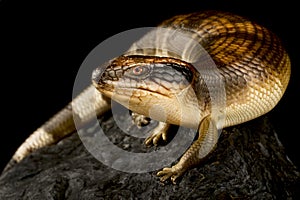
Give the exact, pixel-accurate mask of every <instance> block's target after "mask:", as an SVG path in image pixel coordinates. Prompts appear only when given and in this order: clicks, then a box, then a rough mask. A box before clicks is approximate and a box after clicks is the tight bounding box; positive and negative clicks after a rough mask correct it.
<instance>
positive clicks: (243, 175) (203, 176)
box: [0, 115, 300, 199]
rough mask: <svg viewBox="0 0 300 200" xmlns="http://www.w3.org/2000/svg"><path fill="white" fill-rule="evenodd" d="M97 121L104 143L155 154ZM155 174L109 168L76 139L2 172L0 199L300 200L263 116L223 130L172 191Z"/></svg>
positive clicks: (292, 170) (111, 124)
mask: <svg viewBox="0 0 300 200" xmlns="http://www.w3.org/2000/svg"><path fill="white" fill-rule="evenodd" d="M123 121H126V120H123ZM100 122H101V125H102V127H103V130H105V131H104V132H105V133H106V135H107V137H108V138H109V139H110V141H111V142H113V143H115V144H116V145H118V147H119V148H123V149H124V150H126V151H132V152H140V153H145V154H147V153H149V152H153V151H157V150H159V149H160V148H155V147H152V148H146V147H145V146H143V144H142V141H143V140H142V139H141V138H138V139H137V138H134V137H132V136H129V135H126V134H124V133H123V132H122V130H121V129H119V128H118V126H117V125H116V123H115V121H114V119H113V118H112V117H111V116H109V115H108V117H105V118H101V119H100ZM124 123H125V122H124ZM126 123H128V120H127V122H126ZM126 123H125V124H126ZM153 126H154V125H153ZM149 127H150V128H151V124H150V126H149ZM129 128H130V127H129ZM83 130H84V129H83ZM136 130H137V129H135V128H131V130H130V131H136ZM86 131H87V132H89V134H87V135H85V136H84V135H81V137H86V140H87V141H96V140H95V138H94V137H95V130H94V129H92V128H89V129H86ZM93 131H94V132H93ZM185 131H191V130H188V129H187V130H185ZM177 145H178V144H177ZM104 153H106V154H105V155H107V154H109V152H104ZM156 172H157V171H154V172H144V173H128V172H123V171H118V170H116V169H113V168H111V167H109V166H106V165H104V164H102V163H101V162H99V161H98V160H97V159H95V158H94V157H93V156H92V155H91V154H90V153H89V151H87V150H86V148H85V147H84V145H83V144H82V142H81V140H80V137H79V136H78V134H73V135H71V136H70V137H68V138H65V139H64V140H62V141H61V142H59V143H58V144H56V145H52V146H49V147H45V148H42V149H40V150H37V151H36V152H33V153H32V154H31V155H30V156H28V157H27V158H25V159H24V160H23V161H22V162H21V163H19V164H18V165H16V166H15V167H14V168H12V169H11V170H9V171H7V172H5V173H3V174H2V175H1V177H0V199H182V198H184V199H234V198H238V199H296V198H297V197H299V191H297V190H299V188H300V187H299V186H300V184H299V183H300V174H299V171H298V169H297V168H296V167H295V166H294V165H293V163H292V162H291V161H290V160H289V159H288V157H287V155H286V154H285V151H284V147H283V146H282V145H281V143H280V141H279V140H278V138H277V135H276V133H275V131H274V129H273V127H272V125H271V124H270V122H269V120H268V118H267V117H266V116H263V117H260V118H257V119H255V120H252V121H250V122H248V123H244V124H241V125H238V126H234V127H230V128H227V129H224V130H223V132H222V135H221V137H220V139H219V143H218V147H217V148H216V150H215V151H214V152H213V153H212V154H211V155H210V156H209V157H208V158H207V159H206V160H205V161H204V162H203V163H202V164H201V165H199V166H198V167H196V168H193V169H191V170H189V171H188V172H187V173H185V174H184V176H183V177H182V178H180V179H179V180H178V182H177V184H176V185H173V184H172V183H170V182H167V183H165V184H162V183H161V182H160V181H159V179H158V178H157V177H156V175H155V173H156Z"/></svg>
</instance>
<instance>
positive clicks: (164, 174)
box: [156, 165, 185, 184]
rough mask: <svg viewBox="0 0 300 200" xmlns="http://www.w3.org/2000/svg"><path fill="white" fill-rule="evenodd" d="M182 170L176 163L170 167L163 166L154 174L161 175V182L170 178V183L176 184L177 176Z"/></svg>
mask: <svg viewBox="0 0 300 200" xmlns="http://www.w3.org/2000/svg"><path fill="white" fill-rule="evenodd" d="M184 172H185V170H183V169H182V168H178V167H177V166H176V165H174V166H173V167H171V168H169V167H166V168H163V169H162V170H161V171H159V172H158V173H157V174H156V175H157V176H160V177H161V178H160V181H161V182H165V181H166V180H168V179H169V178H170V179H171V181H172V183H173V184H176V179H177V178H179V177H180V176H181V175H182V174H183V173H184Z"/></svg>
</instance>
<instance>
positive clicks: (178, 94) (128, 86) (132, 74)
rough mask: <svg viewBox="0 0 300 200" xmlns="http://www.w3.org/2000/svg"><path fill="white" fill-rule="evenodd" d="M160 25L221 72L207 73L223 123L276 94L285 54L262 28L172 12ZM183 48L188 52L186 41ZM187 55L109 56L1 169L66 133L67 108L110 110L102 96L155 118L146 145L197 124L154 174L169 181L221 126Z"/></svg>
mask: <svg viewBox="0 0 300 200" xmlns="http://www.w3.org/2000/svg"><path fill="white" fill-rule="evenodd" d="M160 27H165V28H169V29H172V30H182V31H183V32H188V33H190V34H191V35H192V37H193V38H194V39H195V40H197V41H198V43H199V44H201V46H203V47H204V49H205V50H206V51H207V52H208V54H209V55H210V56H211V57H212V59H213V61H214V62H215V64H216V66H217V70H218V73H219V74H220V77H218V76H214V75H212V76H211V77H210V78H209V79H208V81H210V82H209V83H210V84H212V85H213V84H214V81H217V80H216V79H220V78H221V79H222V81H224V87H225V94H226V103H225V108H224V110H223V112H224V113H226V118H225V122H224V124H223V126H224V127H228V126H233V125H236V124H240V123H243V122H246V121H248V120H251V119H254V118H256V117H259V116H261V115H263V114H265V113H267V112H268V111H270V110H271V109H272V108H273V107H274V106H275V105H276V104H277V103H278V101H279V100H280V98H281V97H282V95H283V93H284V91H285V89H286V87H287V84H288V81H289V77H290V60H289V57H288V55H287V53H286V51H285V50H284V48H283V47H282V44H281V42H280V41H279V39H278V37H276V36H275V35H274V34H273V33H272V32H270V31H269V30H267V29H266V28H264V27H262V26H260V25H258V24H256V23H253V22H251V21H249V20H247V19H245V18H243V17H240V16H236V15H232V14H229V13H222V12H202V13H192V14H186V15H179V16H175V17H173V18H171V19H169V20H166V21H164V22H163V23H162V24H161V25H160ZM182 48H183V49H187V50H188V49H189V48H190V46H189V44H186V45H185V46H183V47H182ZM187 50H183V51H182V52H189V51H187ZM187 54H188V53H183V54H182V55H174V54H171V53H170V52H165V53H164V52H161V51H160V50H159V49H157V50H155V49H154V52H149V50H146V49H145V50H143V49H142V50H139V51H131V52H130V53H129V54H125V55H122V56H120V57H118V58H115V59H113V60H112V61H110V62H109V64H108V65H107V67H106V68H105V69H100V68H98V69H96V70H95V71H94V73H93V78H92V79H93V85H94V86H95V87H93V86H89V88H88V89H87V90H85V91H84V92H83V93H82V94H81V95H79V96H78V97H77V98H76V99H74V100H73V101H72V102H71V103H70V104H69V105H68V106H67V107H66V108H65V109H63V110H62V111H61V112H59V113H58V114H57V115H55V116H54V117H53V118H51V119H50V120H49V121H48V122H46V123H45V124H44V125H43V126H41V127H40V128H39V129H37V131H35V132H34V133H33V134H32V135H31V136H30V137H29V138H28V139H27V140H26V141H25V142H24V143H23V144H22V145H21V146H20V148H19V149H18V150H17V152H16V153H15V154H14V156H13V158H12V160H11V162H10V163H9V164H8V165H7V167H6V170H7V169H9V168H10V167H11V166H12V164H13V163H15V162H19V161H20V160H22V159H23V158H24V157H25V156H26V155H28V154H29V153H30V152H31V151H33V150H35V149H37V148H40V147H42V146H45V145H49V144H52V143H55V142H57V141H59V140H61V139H62V138H63V137H65V136H66V135H68V134H70V133H72V132H73V131H74V130H75V126H74V123H73V116H72V112H73V113H74V116H75V118H76V120H78V121H81V122H82V123H83V124H84V123H85V122H87V121H88V120H89V116H91V115H94V114H98V115H101V114H103V113H104V112H106V111H107V110H109V109H110V103H109V101H110V100H109V99H108V98H107V97H109V98H112V99H113V100H115V101H117V102H119V103H121V104H123V105H124V106H125V107H127V108H129V109H130V110H132V111H133V112H135V113H138V114H140V115H144V116H147V117H151V118H152V119H155V120H158V121H160V123H159V128H157V129H156V130H155V131H154V133H153V135H152V136H150V137H149V138H147V139H146V141H145V143H146V144H152V143H153V144H157V141H158V140H160V139H161V138H162V139H164V140H165V139H166V138H167V134H166V132H167V129H168V128H169V126H170V124H175V125H181V126H186V127H189V128H193V129H196V130H198V132H199V137H198V139H197V140H196V141H195V142H194V143H193V144H192V145H191V147H190V148H189V149H188V150H187V151H186V153H185V154H184V155H183V156H182V158H181V159H180V160H179V162H178V163H177V164H175V165H174V166H172V167H170V168H164V169H162V170H161V171H159V172H158V176H161V181H165V180H167V179H169V178H171V180H172V181H173V182H175V180H176V179H177V178H178V177H179V176H181V175H182V174H183V173H184V172H185V171H186V170H187V169H189V168H190V167H193V166H195V165H197V164H199V163H200V162H201V160H203V159H204V158H205V157H206V156H207V155H208V154H209V153H210V152H212V150H213V148H215V146H216V144H217V140H218V137H219V135H218V130H219V129H220V127H219V125H218V123H219V122H218V120H216V119H215V118H213V116H212V115H211V112H212V111H211V109H212V103H211V98H210V95H209V93H210V91H209V90H208V88H207V82H205V80H203V77H202V76H201V74H199V73H198V72H197V70H196V69H195V68H194V66H193V63H192V62H191V60H190V59H189V55H187ZM206 81H207V80H206ZM95 88H96V89H97V90H98V91H99V92H100V93H99V92H97V91H96V89H95ZM95 98H96V99H95ZM153 105H155V106H156V107H154V106H153ZM182 105H184V106H182ZM71 107H72V109H71ZM162 110H163V112H164V115H162V114H161V111H162ZM95 111H96V112H95ZM221 128H222V127H221Z"/></svg>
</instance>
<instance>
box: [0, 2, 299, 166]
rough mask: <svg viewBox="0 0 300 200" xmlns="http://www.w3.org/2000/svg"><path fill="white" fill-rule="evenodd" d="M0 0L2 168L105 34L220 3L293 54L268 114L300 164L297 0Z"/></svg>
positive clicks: (66, 95) (67, 94)
mask: <svg viewBox="0 0 300 200" xmlns="http://www.w3.org/2000/svg"><path fill="white" fill-rule="evenodd" d="M99 2H100V1H98V4H95V3H87V2H84V3H83V2H78V3H75V2H73V1H64V3H61V2H59V3H56V2H54V1H26V0H25V1H13V0H10V1H0V26H1V28H0V50H1V54H0V55H1V57H0V58H1V59H0V62H1V63H0V64H1V85H0V86H1V104H0V105H1V115H2V119H1V125H2V129H1V133H0V168H1V169H2V168H3V167H4V165H5V163H6V162H7V161H8V160H9V158H10V157H11V156H12V154H13V153H14V151H15V150H16V149H17V147H18V146H19V145H20V144H21V143H22V142H23V141H24V140H25V139H26V138H27V137H28V135H29V134H30V133H32V132H33V131H34V130H35V129H36V128H38V127H39V126H40V125H41V124H42V123H43V122H45V121H46V120H48V118H49V117H51V116H52V115H53V114H55V113H56V112H57V111H59V110H60V109H61V108H63V107H64V106H65V105H66V104H67V103H68V102H69V101H71V99H72V88H73V83H74V80H75V76H76V73H77V70H78V69H79V67H80V65H81V63H82V62H83V60H84V59H85V57H86V56H87V55H88V54H89V52H90V51H91V50H92V49H93V48H94V47H96V46H97V45H98V44H99V43H101V42H102V41H103V40H105V39H107V38H109V37H111V36H113V35H115V34H117V33H120V32H122V31H125V30H129V29H133V28H137V27H149V26H156V25H157V24H158V23H159V22H161V21H162V20H164V19H167V18H169V17H171V16H173V15H176V14H183V13H189V12H195V11H201V10H222V11H230V12H233V13H236V14H240V15H243V16H246V17H248V18H250V19H252V20H253V21H256V22H258V23H260V24H262V25H264V26H266V27H268V28H269V29H271V30H272V31H273V32H275V33H276V34H277V35H278V36H279V37H280V38H281V39H282V41H283V43H284V45H285V47H286V49H287V51H288V53H289V54H290V57H291V61H292V77H291V81H290V85H289V87H288V89H287V92H286V93H285V95H284V97H283V98H282V100H281V101H280V103H279V104H278V105H277V106H276V107H275V109H273V110H272V111H271V112H270V113H269V114H268V116H270V119H271V120H272V122H273V124H274V126H275V128H276V130H277V133H278V137H279V139H280V140H281V142H282V143H283V145H284V146H285V148H286V151H287V153H288V156H289V157H290V159H291V160H292V161H293V162H294V163H295V164H296V165H297V166H300V164H299V156H298V153H299V149H300V148H299V146H300V145H299V141H300V140H299V130H298V127H299V126H298V124H300V122H298V119H299V113H300V112H299V103H300V99H299V89H298V87H299V86H300V84H299V83H300V80H299V79H300V75H299V68H298V66H299V59H300V55H298V54H299V50H298V46H299V32H298V31H297V29H298V26H299V23H298V20H299V17H298V16H299V14H298V12H299V11H297V10H296V9H297V7H298V6H297V5H296V3H293V2H296V1H292V0H286V1H281V2H279V3H275V2H272V3H266V4H262V3H264V1H261V0H259V1H258V0H251V1H240V0H236V1H233V0H220V1H213V0H201V1H197V2H196V1H187V0H186V1H170V2H166V1H138V3H129V2H127V1H123V2H117V1H107V2H106V1H103V3H99Z"/></svg>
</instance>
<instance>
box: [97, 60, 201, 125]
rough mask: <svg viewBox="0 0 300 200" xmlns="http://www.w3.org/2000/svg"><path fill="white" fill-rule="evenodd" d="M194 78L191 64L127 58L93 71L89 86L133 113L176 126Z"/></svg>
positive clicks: (191, 91) (190, 91)
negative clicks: (92, 85)
mask: <svg viewBox="0 0 300 200" xmlns="http://www.w3.org/2000/svg"><path fill="white" fill-rule="evenodd" d="M195 74H196V73H195V69H194V68H193V66H192V65H191V64H189V63H187V62H184V61H182V60H179V59H175V58H167V57H156V56H141V55H129V56H120V57H117V58H116V59H113V60H111V61H110V62H109V63H108V64H107V65H106V66H105V67H104V68H103V67H99V68H97V69H95V70H94V72H93V75H92V82H93V84H94V86H95V87H96V88H97V90H98V91H100V92H101V93H102V94H104V95H106V96H108V97H109V98H111V99H113V100H115V101H116V102H118V103H120V104H122V105H123V106H125V107H127V108H128V109H130V110H132V111H133V112H136V113H139V114H143V115H145V116H148V117H151V118H153V119H155V120H159V121H167V122H168V123H173V124H174V123H175V124H178V123H180V122H179V118H182V116H180V114H179V113H182V112H183V109H182V106H184V107H186V105H183V104H185V103H188V102H187V101H186V96H187V95H189V96H191V95H192V94H191V93H195V92H194V91H193V84H194V82H195V79H196V78H195ZM189 98H191V97H189ZM193 101H194V102H197V101H196V100H195V99H193ZM191 109H192V110H195V108H194V107H192V108H191ZM189 114H190V113H189ZM177 115H178V116H177ZM175 118H176V119H175ZM180 121H182V120H180Z"/></svg>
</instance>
